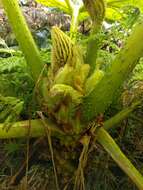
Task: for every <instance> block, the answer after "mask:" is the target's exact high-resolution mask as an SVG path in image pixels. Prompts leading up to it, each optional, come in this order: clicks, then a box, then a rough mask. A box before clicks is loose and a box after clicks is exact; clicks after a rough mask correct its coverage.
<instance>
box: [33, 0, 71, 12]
mask: <svg viewBox="0 0 143 190" xmlns="http://www.w3.org/2000/svg"><path fill="white" fill-rule="evenodd" d="M36 2H38V3H41V4H42V5H45V6H47V7H52V8H58V9H60V10H62V11H64V12H66V13H68V14H71V9H70V7H69V6H68V5H67V3H66V2H65V1H64V0H36Z"/></svg>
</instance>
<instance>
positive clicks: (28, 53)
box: [2, 0, 43, 81]
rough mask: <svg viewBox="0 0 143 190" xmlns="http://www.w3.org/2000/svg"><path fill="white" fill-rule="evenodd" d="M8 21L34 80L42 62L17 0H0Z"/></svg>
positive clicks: (37, 75)
mask: <svg viewBox="0 0 143 190" xmlns="http://www.w3.org/2000/svg"><path fill="white" fill-rule="evenodd" d="M2 3H3V7H4V9H5V11H6V14H7V16H8V19H9V22H10V24H11V26H12V28H13V31H14V33H15V35H16V39H17V41H18V43H19V45H20V47H21V49H22V51H23V53H24V55H25V58H26V60H27V63H28V66H29V67H30V71H31V73H32V76H33V78H34V80H35V81H37V79H38V77H39V74H40V72H41V70H42V67H43V63H42V59H41V57H40V53H39V51H38V48H37V46H36V44H35V42H34V40H33V37H32V35H31V33H30V31H29V28H28V26H27V23H26V21H25V18H24V16H23V15H22V12H21V10H20V7H19V5H18V0H2Z"/></svg>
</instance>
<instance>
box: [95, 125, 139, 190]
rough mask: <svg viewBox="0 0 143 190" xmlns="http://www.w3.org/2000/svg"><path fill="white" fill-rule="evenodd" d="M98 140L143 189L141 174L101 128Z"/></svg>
mask: <svg viewBox="0 0 143 190" xmlns="http://www.w3.org/2000/svg"><path fill="white" fill-rule="evenodd" d="M97 135H98V142H99V143H100V144H101V145H102V146H103V147H104V149H105V150H106V151H107V152H108V153H109V154H110V156H111V157H112V158H113V160H114V161H115V162H116V163H117V164H118V165H119V166H120V168H122V170H123V171H124V172H125V173H126V174H127V175H128V176H129V177H130V178H131V179H132V181H133V182H134V183H135V184H136V186H137V187H138V188H139V189H140V190H141V189H143V176H142V175H141V174H140V173H139V172H138V170H137V169H136V168H135V167H134V166H133V164H132V163H131V162H130V161H129V160H128V158H127V157H126V156H125V155H124V154H123V152H122V151H121V150H120V148H119V146H118V145H117V144H116V143H115V141H114V140H113V139H112V137H111V136H110V135H109V134H108V133H107V132H106V131H105V130H104V129H103V128H102V129H100V130H99V131H98V134H97Z"/></svg>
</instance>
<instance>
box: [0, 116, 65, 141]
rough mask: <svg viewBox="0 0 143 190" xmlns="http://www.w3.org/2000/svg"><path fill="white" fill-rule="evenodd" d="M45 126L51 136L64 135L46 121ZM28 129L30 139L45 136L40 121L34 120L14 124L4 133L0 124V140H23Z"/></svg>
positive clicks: (43, 127)
mask: <svg viewBox="0 0 143 190" xmlns="http://www.w3.org/2000/svg"><path fill="white" fill-rule="evenodd" d="M46 125H47V126H48V128H49V129H50V131H51V134H52V135H53V136H61V135H64V133H62V132H61V131H60V130H59V129H58V128H56V127H55V125H54V124H53V123H51V122H50V121H48V120H46ZM29 127H30V134H29V136H30V137H40V136H44V135H46V134H45V126H44V125H43V122H42V121H41V120H40V119H36V120H31V121H29V120H26V121H19V122H16V123H15V124H13V125H12V126H11V128H10V129H9V130H8V131H6V130H4V129H3V124H0V139H9V138H25V137H26V136H27V135H28V133H29V132H28V131H29Z"/></svg>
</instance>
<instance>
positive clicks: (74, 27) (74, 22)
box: [70, 5, 80, 41]
mask: <svg viewBox="0 0 143 190" xmlns="http://www.w3.org/2000/svg"><path fill="white" fill-rule="evenodd" d="M79 10H80V6H79V5H73V7H72V20H71V26H70V38H71V39H73V41H76V35H77V31H78V16H79Z"/></svg>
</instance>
